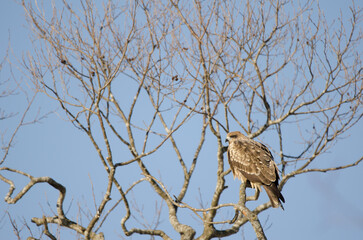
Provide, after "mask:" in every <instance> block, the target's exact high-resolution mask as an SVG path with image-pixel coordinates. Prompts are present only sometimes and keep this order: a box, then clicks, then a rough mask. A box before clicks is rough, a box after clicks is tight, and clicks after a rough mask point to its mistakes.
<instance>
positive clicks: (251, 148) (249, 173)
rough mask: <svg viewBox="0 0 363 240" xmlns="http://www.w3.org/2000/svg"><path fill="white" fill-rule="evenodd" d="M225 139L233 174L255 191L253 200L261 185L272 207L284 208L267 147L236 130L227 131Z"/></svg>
mask: <svg viewBox="0 0 363 240" xmlns="http://www.w3.org/2000/svg"><path fill="white" fill-rule="evenodd" d="M226 141H228V142H229V145H228V150H227V152H228V162H229V165H230V167H231V169H232V173H233V176H234V177H237V178H239V179H240V180H241V181H244V182H246V184H247V185H248V183H250V184H251V187H252V188H254V189H255V191H256V194H255V199H254V200H257V198H258V196H259V192H260V191H261V186H262V187H263V188H264V189H265V191H266V193H267V195H268V197H269V198H270V201H271V205H272V207H274V208H277V207H279V206H281V208H282V209H284V208H283V206H282V204H281V201H282V202H285V199H284V197H283V196H282V194H281V192H280V190H279V189H278V187H277V186H278V184H279V183H278V181H279V174H278V169H277V166H276V163H275V162H274V160H273V156H272V154H271V152H270V151H269V150H268V148H267V147H266V146H265V145H263V144H262V143H259V142H256V141H254V140H252V139H250V138H248V137H246V136H245V135H243V134H242V133H240V132H238V131H236V132H230V133H228V134H227V137H226ZM280 200H281V201H280Z"/></svg>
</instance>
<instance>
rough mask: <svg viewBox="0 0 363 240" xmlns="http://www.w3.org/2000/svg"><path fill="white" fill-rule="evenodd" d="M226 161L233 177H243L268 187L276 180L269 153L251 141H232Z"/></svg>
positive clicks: (275, 171) (265, 148)
mask: <svg viewBox="0 0 363 240" xmlns="http://www.w3.org/2000/svg"><path fill="white" fill-rule="evenodd" d="M228 161H229V164H230V166H231V169H232V172H233V175H234V176H235V177H238V178H241V176H240V175H243V176H244V177H245V178H247V179H248V180H249V181H251V182H253V183H261V184H264V185H270V184H271V183H273V182H276V181H277V180H278V172H277V167H276V164H275V162H274V161H273V157H272V154H271V152H270V151H269V150H268V149H267V147H266V146H264V145H263V144H261V143H258V142H256V141H253V140H248V141H244V140H243V141H234V142H233V143H231V144H230V146H229V147H228Z"/></svg>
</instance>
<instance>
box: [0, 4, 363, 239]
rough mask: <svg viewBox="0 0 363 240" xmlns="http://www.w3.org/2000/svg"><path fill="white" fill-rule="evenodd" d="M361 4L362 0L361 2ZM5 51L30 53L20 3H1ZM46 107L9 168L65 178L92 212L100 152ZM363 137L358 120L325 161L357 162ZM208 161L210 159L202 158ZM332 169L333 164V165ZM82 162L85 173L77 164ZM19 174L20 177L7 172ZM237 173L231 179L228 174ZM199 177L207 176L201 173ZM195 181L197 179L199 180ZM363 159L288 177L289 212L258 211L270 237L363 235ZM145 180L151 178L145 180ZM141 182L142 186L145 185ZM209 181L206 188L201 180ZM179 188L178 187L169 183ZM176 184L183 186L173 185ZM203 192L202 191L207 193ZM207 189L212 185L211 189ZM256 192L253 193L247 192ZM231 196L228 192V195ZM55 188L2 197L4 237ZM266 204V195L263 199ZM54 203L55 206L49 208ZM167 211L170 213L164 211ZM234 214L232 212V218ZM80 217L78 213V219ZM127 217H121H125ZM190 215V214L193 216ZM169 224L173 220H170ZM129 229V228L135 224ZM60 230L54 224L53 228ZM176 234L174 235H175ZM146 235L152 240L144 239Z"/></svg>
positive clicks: (332, 12) (0, 193) (17, 106)
mask: <svg viewBox="0 0 363 240" xmlns="http://www.w3.org/2000/svg"><path fill="white" fill-rule="evenodd" d="M359 5H360V6H361V7H362V3H359ZM321 7H322V10H323V11H324V12H325V13H326V14H327V17H328V18H334V17H335V16H337V15H338V13H339V10H338V9H339V7H342V8H343V10H345V11H346V10H347V8H346V6H345V4H344V3H343V1H322V2H321ZM0 18H1V21H0V28H1V33H2V34H1V36H0V46H1V47H0V56H4V55H5V51H6V48H7V46H8V41H9V39H10V43H11V51H10V52H9V55H10V59H11V60H12V61H13V62H15V63H16V62H17V61H19V62H21V58H22V56H23V54H25V53H26V52H30V53H31V52H32V45H31V43H30V40H29V37H28V34H29V30H28V28H27V26H26V21H25V18H24V12H23V9H22V7H21V6H19V5H17V4H16V3H14V2H13V1H4V2H3V3H2V7H1V8H0ZM12 71H13V73H14V76H15V77H16V78H17V79H21V78H22V75H21V74H19V70H18V69H17V68H15V67H14V68H13V69H12ZM9 76H10V71H9V68H8V67H5V68H4V69H3V70H2V71H1V73H0V80H1V82H3V81H4V80H6V79H8V78H10V77H9ZM17 93H19V94H17V95H14V96H10V97H8V98H0V106H1V108H2V109H5V110H6V111H8V112H21V111H22V110H24V109H25V107H26V98H25V97H24V96H23V95H21V91H19V90H18V91H17ZM40 105H41V106H42V107H41V108H40V109H38V108H35V109H33V110H32V116H34V115H35V114H36V113H37V112H38V110H39V111H40V112H41V113H43V114H44V113H47V112H50V111H54V110H55V113H52V114H50V115H48V116H47V118H45V119H42V120H41V122H40V123H37V124H33V125H29V126H25V127H24V128H22V129H21V131H20V132H19V135H18V136H17V138H16V141H15V144H14V148H13V149H12V150H11V153H10V155H9V158H8V159H7V161H6V165H7V166H9V167H13V168H18V169H21V170H23V171H25V172H28V173H30V174H32V175H33V176H51V177H52V178H54V179H55V180H57V181H59V182H61V183H62V184H63V185H64V186H66V187H67V199H66V209H67V207H69V209H70V210H71V211H75V209H77V205H78V204H80V205H83V206H85V205H87V207H89V208H90V209H94V206H93V205H92V201H89V199H90V198H92V190H91V181H92V184H93V186H94V188H95V192H97V191H99V192H102V191H103V189H104V184H105V183H104V182H98V181H97V179H98V178H102V177H105V175H104V176H102V174H103V171H98V168H101V167H102V166H101V164H100V163H99V161H98V159H97V155H96V151H95V150H94V149H93V148H92V146H91V144H90V142H89V140H88V139H87V137H86V136H85V134H83V133H81V132H80V131H79V130H77V129H75V128H74V127H73V126H72V125H71V124H70V123H69V122H66V121H64V120H63V117H64V116H63V115H62V114H61V113H58V112H60V109H59V108H58V106H57V105H56V104H55V103H54V102H51V101H49V100H48V99H47V98H46V97H45V96H42V95H39V96H38V97H37V99H36V102H35V106H40ZM17 117H18V116H16V117H15V118H13V119H12V120H8V121H2V122H1V125H0V126H1V127H0V130H1V131H4V130H5V129H13V128H14V126H15V124H16V121H15V120H14V119H18V118H17ZM191 134H193V133H192V132H186V133H185V135H184V134H183V136H180V137H185V138H186V137H188V136H190V135H191ZM362 134H363V123H362V121H361V122H360V123H359V124H357V125H356V126H355V127H354V128H353V129H352V131H350V135H349V136H348V135H347V136H346V138H344V139H341V141H340V142H339V144H337V145H336V146H335V147H334V149H331V153H330V154H327V155H326V156H325V157H324V160H323V161H326V162H328V161H333V162H336V163H339V162H341V161H348V160H350V161H351V162H353V161H356V160H357V159H358V158H359V157H360V156H361V155H362V140H361V135H362ZM203 157H204V158H205V159H208V158H209V157H210V156H209V155H208V154H206V155H205V156H201V158H202V159H203ZM204 164H206V165H208V163H204ZM329 166H330V165H329ZM80 167H82V171H79V168H80ZM165 167H166V166H164V165H163V163H162V162H160V161H159V162H158V164H157V165H155V168H160V169H161V171H162V169H163V168H165ZM118 174H119V177H120V178H122V177H124V176H125V177H130V178H132V177H133V176H127V172H122V171H121V172H120V173H118ZM173 174H177V173H174V172H172V171H169V173H168V174H166V175H165V176H163V177H168V176H169V177H173ZM8 176H9V177H10V176H14V175H8ZM230 178H231V176H230ZM15 180H16V181H15V183H16V185H17V186H19V187H17V189H16V191H18V190H20V189H21V187H20V186H22V185H23V184H25V183H26V179H25V178H18V177H17V178H15ZM193 181H196V182H197V181H203V175H200V176H199V177H198V179H193ZM193 181H192V183H193ZM362 182H363V164H360V165H358V166H357V167H353V168H349V169H345V170H342V171H336V172H329V173H324V174H321V173H319V174H318V173H311V174H305V175H301V176H298V177H296V178H295V179H292V180H290V181H289V183H288V184H287V185H286V186H285V187H284V189H283V194H284V196H285V199H286V204H285V205H284V206H285V211H281V210H280V209H269V210H267V211H265V212H263V213H262V214H261V215H260V220H261V222H262V224H266V226H269V227H267V228H266V230H265V232H266V235H267V236H268V237H269V239H332V240H335V239H336V240H338V239H357V238H358V237H361V236H363V206H362V204H361V203H362V202H363V191H362V185H361V184H362ZM145 184H146V183H145ZM141 186H142V185H141ZM202 186H204V185H202ZM238 186H239V184H238V181H237V180H235V181H231V186H230V187H231V190H229V191H230V194H231V196H234V198H235V200H236V199H237V198H238V195H237V194H235V195H233V189H238ZM170 187H173V186H170ZM174 187H175V188H176V187H177V184H176V186H174ZM208 187H211V188H214V185H213V186H205V188H208ZM7 190H8V186H7V185H6V184H4V183H3V182H0V199H3V197H5V195H6V193H7ZM203 190H204V189H202V191H203ZM148 191H150V190H149V188H145V189H142V191H139V192H135V197H137V196H138V194H144V195H145V196H147V194H151V193H149V192H148ZM205 191H207V190H205ZM249 193H250V194H251V192H249ZM101 196H102V195H101V194H99V195H96V200H98V201H100V200H101ZM228 196H230V195H228ZM188 197H189V198H190V199H196V198H198V195H197V193H196V192H195V193H192V194H191V195H190V196H188ZM56 198H57V192H56V191H55V190H53V189H51V188H50V187H48V186H47V185H45V184H43V185H39V186H36V187H35V188H33V189H31V191H30V192H29V193H28V194H27V195H26V196H25V197H24V198H23V199H22V200H20V201H19V202H18V203H17V204H16V205H8V204H7V203H5V202H4V201H3V200H1V201H0V235H1V236H2V237H4V239H15V236H14V235H13V232H12V228H11V226H10V224H9V221H8V216H7V215H5V211H9V212H10V213H11V214H12V217H13V218H14V219H15V220H16V221H17V222H18V223H19V225H20V224H21V223H22V221H23V219H25V220H26V221H27V223H29V224H33V223H30V219H31V218H32V217H35V216H36V217H41V214H42V213H43V212H44V213H46V214H51V211H52V210H54V209H55V208H54V207H53V206H55V202H56ZM261 198H262V199H266V196H265V193H262V195H261ZM261 201H262V200H261ZM48 202H49V205H50V206H51V207H49V206H48ZM154 209H155V200H152V201H150V203H149V205H147V204H146V205H145V212H150V213H152V212H153V211H154ZM164 211H167V209H166V208H164ZM233 213H234V212H233V211H231V212H230V213H229V214H231V215H233ZM120 214H123V213H120V212H115V214H114V215H113V216H112V219H114V220H115V222H116V224H115V225H111V224H110V227H106V228H105V230H104V231H105V232H106V238H107V239H117V236H118V234H121V233H122V230H121V229H120V228H117V226H119V221H120V219H121V217H120ZM76 216H77V214H74V217H76ZM121 216H122V215H121ZM187 217H188V218H189V217H190V216H187ZM164 221H168V220H167V219H164ZM130 227H131V226H130ZM53 229H54V230H55V229H56V228H55V227H54V228H53ZM23 231H24V232H26V231H27V230H26V229H24V230H23ZM244 232H245V235H246V236H247V239H250V238H249V237H253V236H254V235H253V232H252V230H251V227H250V225H249V224H246V225H245V227H244ZM63 234H64V235H62V236H66V237H65V238H67V237H69V238H72V236H74V235H75V234H74V233H72V232H66V233H63ZM175 236H176V235H175ZM240 237H241V234H240V233H239V234H237V235H235V236H232V237H230V238H226V239H240ZM133 239H143V238H142V237H140V236H134V237H133ZM144 239H148V238H144Z"/></svg>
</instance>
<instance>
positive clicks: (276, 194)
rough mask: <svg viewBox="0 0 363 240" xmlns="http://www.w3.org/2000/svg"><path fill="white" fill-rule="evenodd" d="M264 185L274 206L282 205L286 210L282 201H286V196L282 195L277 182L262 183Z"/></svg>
mask: <svg viewBox="0 0 363 240" xmlns="http://www.w3.org/2000/svg"><path fill="white" fill-rule="evenodd" d="M262 186H263V188H264V189H265V190H266V193H267V196H268V197H269V198H270V201H271V205H272V207H274V208H277V207H279V206H280V207H281V208H282V210H284V207H283V206H282V203H281V201H282V202H285V199H284V196H282V194H281V192H280V191H279V189H278V188H277V186H276V184H274V183H272V184H271V185H269V186H268V185H262ZM280 200H281V201H280Z"/></svg>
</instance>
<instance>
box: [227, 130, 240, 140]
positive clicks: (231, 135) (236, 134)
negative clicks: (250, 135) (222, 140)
mask: <svg viewBox="0 0 363 240" xmlns="http://www.w3.org/2000/svg"><path fill="white" fill-rule="evenodd" d="M239 137H243V134H242V133H240V132H238V131H235V132H230V133H228V134H227V137H226V142H229V141H233V140H235V139H237V138H239Z"/></svg>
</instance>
